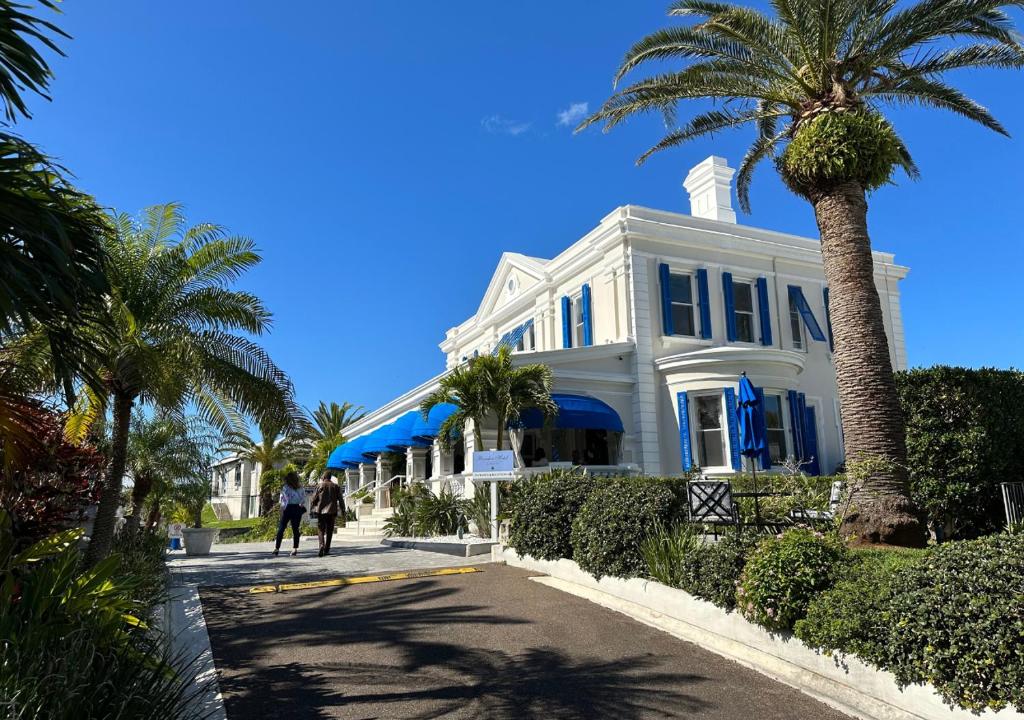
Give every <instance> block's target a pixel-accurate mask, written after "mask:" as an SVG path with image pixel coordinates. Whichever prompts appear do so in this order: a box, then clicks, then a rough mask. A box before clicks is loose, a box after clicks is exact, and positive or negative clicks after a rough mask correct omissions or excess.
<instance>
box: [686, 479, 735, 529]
mask: <svg viewBox="0 0 1024 720" xmlns="http://www.w3.org/2000/svg"><path fill="white" fill-rule="evenodd" d="M686 495H687V500H688V503H689V512H690V522H692V523H697V524H709V525H713V526H717V525H738V524H739V521H740V516H739V511H738V509H737V507H736V503H734V502H733V499H732V484H731V483H730V482H729V481H727V480H725V481H722V480H691V481H690V482H688V483H687V484H686Z"/></svg>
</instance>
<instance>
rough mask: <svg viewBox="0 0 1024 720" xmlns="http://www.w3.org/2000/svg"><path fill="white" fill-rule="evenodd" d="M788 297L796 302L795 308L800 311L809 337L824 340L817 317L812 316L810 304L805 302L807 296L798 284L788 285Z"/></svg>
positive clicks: (819, 340)
mask: <svg viewBox="0 0 1024 720" xmlns="http://www.w3.org/2000/svg"><path fill="white" fill-rule="evenodd" d="M789 297H790V299H791V300H792V301H793V302H794V303H795V304H796V309H797V310H799V311H800V317H802V318H803V319H804V325H806V326H807V332H809V333H810V334H811V337H812V338H814V339H815V340H817V341H818V342H825V333H823V332H822V331H821V325H819V324H818V319H817V318H816V317H814V313H813V312H811V306H810V305H808V304H807V298H805V297H804V291H803V288H801V287H800V286H799V285H790V286H789Z"/></svg>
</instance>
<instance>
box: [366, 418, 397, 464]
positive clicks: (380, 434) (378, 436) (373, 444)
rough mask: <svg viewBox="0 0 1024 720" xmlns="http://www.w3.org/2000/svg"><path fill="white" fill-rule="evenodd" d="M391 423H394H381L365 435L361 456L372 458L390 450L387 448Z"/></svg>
mask: <svg viewBox="0 0 1024 720" xmlns="http://www.w3.org/2000/svg"><path fill="white" fill-rule="evenodd" d="M392 425H394V423H389V424H388V425H381V426H380V427H379V428H377V429H376V430H374V431H373V432H372V433H370V434H369V435H367V436H366V442H365V443H363V457H366V458H374V457H376V456H377V455H380V454H381V453H382V452H389V451H390V450H389V448H388V437H390V435H391V430H392Z"/></svg>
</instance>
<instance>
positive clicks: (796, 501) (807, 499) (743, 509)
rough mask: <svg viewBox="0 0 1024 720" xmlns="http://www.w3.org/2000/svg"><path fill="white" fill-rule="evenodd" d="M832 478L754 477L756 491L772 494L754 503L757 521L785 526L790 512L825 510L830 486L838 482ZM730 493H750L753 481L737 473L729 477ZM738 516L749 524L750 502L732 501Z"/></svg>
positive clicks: (752, 512) (830, 491)
mask: <svg viewBox="0 0 1024 720" xmlns="http://www.w3.org/2000/svg"><path fill="white" fill-rule="evenodd" d="M842 479H843V478H841V477H836V476H834V475H805V474H804V473H796V474H793V475H787V474H781V473H771V474H763V473H760V474H758V476H757V489H758V490H759V491H761V492H767V491H771V492H774V493H776V495H774V496H773V497H763V498H760V499H759V501H758V507H760V510H761V519H762V520H765V521H768V522H778V523H785V522H788V521H789V520H790V512H791V511H793V510H828V509H829V507H828V503H829V497H830V495H831V493H832V483H833V482H834V481H835V480H842ZM729 482H730V483H732V491H733V492H734V493H735V492H751V491H753V490H754V479H753V477H752V476H751V475H749V474H747V473H737V474H736V475H733V476H732V477H730V478H729ZM735 502H736V504H737V505H739V509H740V517H742V518H743V519H744V522H753V518H754V499H753V498H736V499H735Z"/></svg>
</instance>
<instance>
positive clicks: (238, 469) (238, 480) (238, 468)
mask: <svg viewBox="0 0 1024 720" xmlns="http://www.w3.org/2000/svg"><path fill="white" fill-rule="evenodd" d="M240 487H242V465H241V463H239V464H238V465H235V489H238V488H240Z"/></svg>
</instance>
